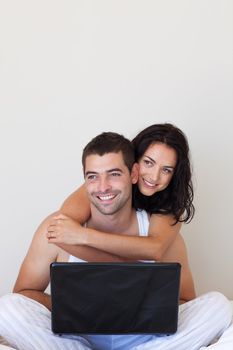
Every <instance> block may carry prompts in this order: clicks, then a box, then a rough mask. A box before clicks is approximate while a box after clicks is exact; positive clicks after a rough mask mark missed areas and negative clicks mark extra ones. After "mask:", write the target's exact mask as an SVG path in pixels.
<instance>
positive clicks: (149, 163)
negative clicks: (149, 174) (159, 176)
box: [143, 159, 153, 166]
mask: <svg viewBox="0 0 233 350" xmlns="http://www.w3.org/2000/svg"><path fill="white" fill-rule="evenodd" d="M143 162H144V164H145V165H147V166H151V165H153V164H152V162H151V161H150V160H147V159H144V160H143Z"/></svg>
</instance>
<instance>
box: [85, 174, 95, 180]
mask: <svg viewBox="0 0 233 350" xmlns="http://www.w3.org/2000/svg"><path fill="white" fill-rule="evenodd" d="M96 178H97V176H96V175H88V176H87V180H95V179H96Z"/></svg>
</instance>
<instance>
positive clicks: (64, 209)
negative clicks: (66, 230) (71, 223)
mask: <svg viewBox="0 0 233 350" xmlns="http://www.w3.org/2000/svg"><path fill="white" fill-rule="evenodd" d="M60 212H61V213H62V214H64V215H67V216H69V217H70V218H71V219H73V220H75V221H78V222H79V223H80V224H84V223H85V222H86V221H87V220H88V219H89V217H90V215H91V209H90V202H89V198H88V195H87V192H86V188H85V185H82V186H80V187H79V188H78V189H77V190H76V191H75V192H73V193H72V194H71V195H70V196H69V197H68V198H67V199H66V200H65V202H64V203H63V204H62V206H61V209H60Z"/></svg>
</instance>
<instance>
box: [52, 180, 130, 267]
mask: <svg viewBox="0 0 233 350" xmlns="http://www.w3.org/2000/svg"><path fill="white" fill-rule="evenodd" d="M60 213H62V214H65V215H67V216H68V217H69V218H71V219H72V220H69V223H67V224H68V225H69V227H68V228H69V232H71V233H73V234H72V235H71V236H70V239H71V240H72V239H75V238H76V235H75V232H76V230H77V228H79V227H82V226H81V225H80V224H84V223H85V222H86V221H87V220H88V219H89V217H90V214H91V210H90V202H89V198H88V195H87V192H86V188H85V186H84V185H82V186H81V187H79V188H78V189H77V190H76V191H75V192H73V193H72V194H71V195H70V196H69V197H68V198H67V199H66V200H65V201H64V203H63V204H62V206H61V209H60ZM55 217H56V216H55ZM50 224H51V222H50ZM72 237H73V238H72ZM67 240H68V241H69V243H68V244H66V243H67ZM50 242H51V240H50ZM52 243H54V244H56V245H57V246H59V247H60V248H62V249H63V250H65V251H66V252H68V253H69V254H71V255H73V256H76V257H78V258H80V259H82V260H86V261H91V262H110V261H115V262H120V261H126V262H127V261H130V259H128V258H122V257H120V256H117V255H115V254H109V253H107V252H104V251H102V250H101V249H95V248H91V247H84V246H78V245H75V241H72V242H71V241H70V240H69V239H68V236H67V237H66V239H64V240H63V241H61V240H60V241H59V242H57V241H56V242H55V241H53V242H52Z"/></svg>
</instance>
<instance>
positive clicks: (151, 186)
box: [143, 179, 158, 189]
mask: <svg viewBox="0 0 233 350" xmlns="http://www.w3.org/2000/svg"><path fill="white" fill-rule="evenodd" d="M143 183H144V184H145V185H146V187H149V188H151V189H154V188H156V187H157V186H158V184H155V183H151V182H150V181H148V180H146V179H143Z"/></svg>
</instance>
